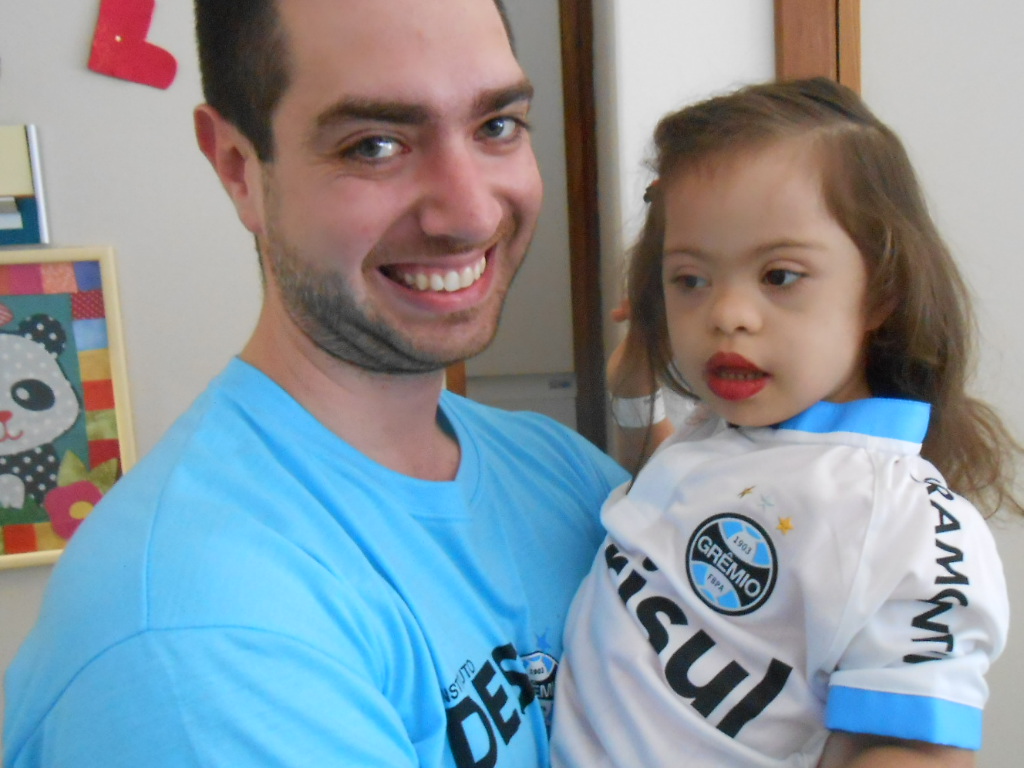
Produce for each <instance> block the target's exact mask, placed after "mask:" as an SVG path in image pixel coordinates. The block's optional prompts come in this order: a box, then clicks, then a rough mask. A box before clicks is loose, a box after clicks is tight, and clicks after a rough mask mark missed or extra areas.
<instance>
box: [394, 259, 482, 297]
mask: <svg viewBox="0 0 1024 768" xmlns="http://www.w3.org/2000/svg"><path fill="white" fill-rule="evenodd" d="M486 270H487V257H486V256H481V257H480V258H479V259H478V260H477V261H476V262H474V263H473V264H470V265H467V266H465V267H463V268H462V269H447V270H446V269H428V268H426V267H424V266H422V265H417V266H415V267H402V266H395V267H387V268H385V269H383V270H382V272H383V273H384V275H385V276H386V277H388V278H389V279H391V280H394V281H395V282H396V283H401V284H403V285H405V286H407V287H409V288H412V289H413V290H417V291H433V292H434V293H455V291H462V290H465V289H466V288H469V287H470V286H471V285H473V284H474V283H475V282H476V281H477V280H479V279H480V277H481V276H482V275H483V274H484V272H485V271H486Z"/></svg>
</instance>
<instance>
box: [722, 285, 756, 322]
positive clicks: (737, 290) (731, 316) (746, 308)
mask: <svg viewBox="0 0 1024 768" xmlns="http://www.w3.org/2000/svg"><path fill="white" fill-rule="evenodd" d="M711 302H712V303H711V313H710V318H711V325H712V326H713V327H714V329H715V330H716V331H718V332H719V333H724V334H734V333H757V332H758V331H759V330H761V311H760V308H759V306H758V295H757V291H756V290H753V289H749V288H747V287H746V286H740V285H722V286H719V287H718V288H717V289H716V290H715V292H714V294H713V297H712V300H711Z"/></svg>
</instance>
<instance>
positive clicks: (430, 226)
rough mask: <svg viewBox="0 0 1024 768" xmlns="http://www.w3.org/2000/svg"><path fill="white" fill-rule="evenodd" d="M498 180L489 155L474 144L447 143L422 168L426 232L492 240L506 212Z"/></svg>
mask: <svg viewBox="0 0 1024 768" xmlns="http://www.w3.org/2000/svg"><path fill="white" fill-rule="evenodd" d="M498 181H499V180H498V179H496V178H495V177H494V174H493V173H491V172H489V169H488V158H487V157H486V156H483V155H482V154H481V153H480V152H478V151H474V148H473V147H472V146H471V145H466V144H464V143H461V142H453V143H452V144H451V145H449V146H445V147H443V148H442V149H441V150H440V151H438V152H437V153H436V154H435V156H434V157H432V158H430V160H429V162H427V163H425V164H424V166H423V168H422V171H421V183H422V185H423V192H422V204H421V209H420V227H421V228H422V229H423V232H424V234H426V235H429V236H431V237H437V238H448V239H452V240H455V241H458V242H465V243H474V244H475V243H484V242H486V241H487V240H489V239H490V238H491V237H493V236H494V233H495V232H496V231H497V230H498V225H499V224H500V222H501V219H502V216H504V209H503V207H502V202H501V200H500V199H499V196H498V188H499V187H498Z"/></svg>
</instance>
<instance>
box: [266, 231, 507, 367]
mask: <svg viewBox="0 0 1024 768" xmlns="http://www.w3.org/2000/svg"><path fill="white" fill-rule="evenodd" d="M517 231H518V226H517V224H516V223H514V222H512V221H511V220H509V221H506V222H503V224H502V226H501V228H500V230H499V246H498V247H499V249H501V248H504V247H507V246H508V245H509V243H510V242H514V241H515V239H516V238H515V233H516V232H517ZM523 247H524V250H525V246H523ZM425 248H426V250H427V251H428V252H437V253H444V252H449V253H450V252H452V251H457V250H458V248H454V249H453V248H451V247H450V246H449V245H447V244H445V243H441V242H436V243H432V244H430V245H427V246H425ZM260 250H261V256H262V257H263V258H264V259H266V260H267V262H268V267H269V269H270V270H271V272H272V273H273V277H274V281H275V282H276V284H277V290H279V291H280V295H281V300H282V303H283V304H284V307H285V309H286V311H287V312H288V315H289V316H290V317H291V319H292V322H294V323H295V325H296V326H297V327H298V328H299V329H300V330H301V331H302V332H303V333H304V334H305V335H306V336H307V337H308V338H309V339H310V341H312V342H313V344H314V345H316V346H317V347H318V348H319V349H321V350H322V351H323V352H325V353H326V354H328V355H330V356H331V357H333V358H335V359H336V360H340V361H342V362H345V363H348V364H350V365H353V366H356V367H358V368H361V369H363V370H366V371H370V372H372V373H384V374H391V375H413V374H423V373H431V372H435V371H439V370H442V369H444V368H446V367H448V366H449V365H451V364H453V363H456V362H459V361H462V360H465V359H467V358H469V357H473V356H474V355H477V354H479V353H480V352H482V351H483V350H484V349H485V348H486V347H487V346H488V345H489V344H490V343H491V341H492V340H493V338H494V335H495V334H496V333H497V329H498V320H499V318H500V314H501V307H502V306H503V305H504V301H505V294H506V293H507V291H508V287H509V286H508V285H506V286H504V287H501V288H499V289H498V294H497V295H496V296H495V297H492V298H491V299H490V300H488V302H487V306H486V308H479V307H478V308H473V309H469V310H465V311H463V312H457V313H453V314H451V315H450V316H448V317H447V318H446V319H445V323H444V325H449V326H451V327H452V328H458V327H460V326H462V325H464V324H466V323H469V322H473V323H477V324H480V323H488V324H490V325H491V327H490V329H489V330H488V331H487V332H486V334H485V338H483V339H479V340H477V341H475V342H473V343H472V344H470V345H468V346H466V347H465V348H462V349H458V350H451V351H447V352H444V351H433V350H429V349H423V348H422V347H418V346H417V345H416V344H415V343H414V342H413V340H412V339H411V338H409V337H406V336H404V335H403V334H402V333H401V331H399V329H397V328H395V327H393V326H391V325H389V324H388V323H387V322H385V321H384V320H383V319H381V318H379V317H374V316H373V315H372V313H371V312H370V311H369V310H368V309H367V308H366V307H365V306H363V305H361V304H360V303H359V301H358V300H357V299H356V297H355V294H354V292H353V290H352V287H351V285H350V284H349V282H348V281H347V280H346V279H345V278H344V277H343V276H342V275H341V273H340V272H337V271H329V270H320V269H316V268H315V267H313V266H312V265H310V264H308V263H306V262H305V261H304V260H303V258H302V256H301V255H300V254H299V253H298V252H297V249H295V248H294V247H292V246H290V245H289V244H287V243H286V242H284V241H283V238H281V237H279V236H278V234H277V233H276V231H275V228H274V227H273V225H272V224H271V226H269V227H268V231H267V237H266V239H265V241H264V243H263V245H262V246H261V248H260ZM521 263H522V258H520V259H519V263H517V264H516V265H515V269H516V271H518V268H519V265H520V264H521ZM488 268H489V269H492V268H495V267H494V265H488ZM508 282H509V284H511V279H509V281H508ZM495 300H497V309H496V310H492V309H490V307H491V306H492V302H493V301H495ZM481 309H482V310H483V311H481ZM492 313H493V314H494V317H493V318H492V317H491V314H492ZM444 332H445V331H444V328H443V327H441V328H440V329H438V330H437V331H436V333H439V334H441V333H444Z"/></svg>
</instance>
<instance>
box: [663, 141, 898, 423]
mask: <svg viewBox="0 0 1024 768" xmlns="http://www.w3.org/2000/svg"><path fill="white" fill-rule="evenodd" d="M662 183H663V184H664V187H663V189H664V192H663V195H664V198H663V199H664V205H665V254H664V265H663V270H664V271H663V278H664V286H665V310H666V318H667V321H668V331H669V339H670V341H671V346H672V354H673V357H674V359H675V363H676V366H677V367H678V368H679V371H680V372H681V373H682V374H683V377H684V378H685V379H686V381H687V383H689V385H690V387H691V388H692V390H693V392H695V393H696V394H697V395H698V396H699V397H700V398H701V400H703V401H704V402H706V403H707V404H708V405H709V406H710V407H711V408H713V409H714V410H715V411H716V412H717V413H718V414H719V415H720V416H722V417H723V418H724V419H726V420H727V421H729V422H730V423H733V424H738V425H741V426H750V427H755V426H767V425H769V424H776V423H778V422H780V421H784V420H786V419H788V418H791V417H793V416H795V415H797V414H798V413H800V412H802V411H804V410H806V409H807V408H809V407H810V406H812V405H814V404H815V403H817V402H818V401H820V400H829V401H832V402H845V401H848V400H856V399H859V398H864V397H869V396H870V392H869V390H868V385H867V381H866V378H865V372H864V349H865V338H866V334H867V333H868V331H870V330H873V329H874V328H876V327H877V326H878V325H879V324H880V323H881V319H884V318H880V319H879V320H878V322H877V323H871V322H869V318H868V317H867V312H866V301H865V289H866V285H867V270H866V268H865V266H864V260H863V258H862V257H861V254H860V252H859V251H858V249H857V246H856V245H854V243H853V241H852V240H850V238H849V236H848V235H847V234H846V232H845V231H844V230H843V229H842V227H840V226H839V224H838V223H837V222H836V221H835V219H834V218H832V215H831V214H830V213H829V211H828V209H827V207H826V205H825V200H824V197H823V194H822V179H821V171H820V163H819V161H818V159H817V157H816V154H815V150H814V147H813V145H812V144H811V143H810V142H808V141H805V140H800V139H790V140H785V141H778V142H775V143H772V144H769V145H768V146H766V147H760V148H757V149H754V150H751V151H749V152H743V153H740V154H739V155H736V156H730V157H728V158H723V159H721V160H718V159H713V160H712V162H711V163H710V164H709V165H707V166H705V167H704V168H702V169H699V170H693V171H688V172H685V173H683V174H681V175H679V176H678V177H675V178H673V177H670V178H669V179H667V180H666V181H663V182H662Z"/></svg>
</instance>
